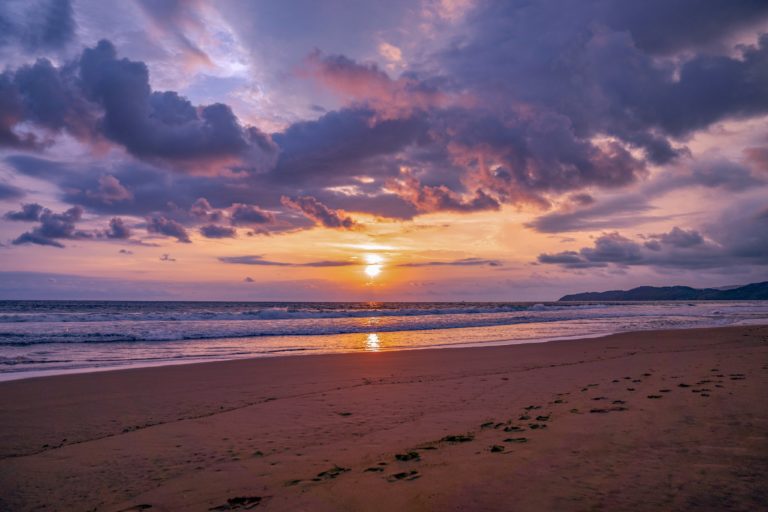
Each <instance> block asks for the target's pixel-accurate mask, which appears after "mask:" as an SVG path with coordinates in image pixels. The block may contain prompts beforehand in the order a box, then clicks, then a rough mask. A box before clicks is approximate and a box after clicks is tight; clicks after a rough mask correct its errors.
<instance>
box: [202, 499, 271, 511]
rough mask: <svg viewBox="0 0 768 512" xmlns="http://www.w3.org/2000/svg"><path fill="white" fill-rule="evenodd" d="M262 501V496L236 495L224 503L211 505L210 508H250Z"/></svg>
mask: <svg viewBox="0 0 768 512" xmlns="http://www.w3.org/2000/svg"><path fill="white" fill-rule="evenodd" d="M259 503H261V496H235V497H234V498H229V499H228V500H227V502H226V503H225V504H224V505H219V506H218V507H211V508H209V509H208V510H239V509H242V510H250V509H252V508H253V507H255V506H256V505H258V504H259Z"/></svg>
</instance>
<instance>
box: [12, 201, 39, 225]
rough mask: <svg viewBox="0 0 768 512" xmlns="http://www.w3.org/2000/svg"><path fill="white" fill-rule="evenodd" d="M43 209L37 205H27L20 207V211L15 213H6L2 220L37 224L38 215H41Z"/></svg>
mask: <svg viewBox="0 0 768 512" xmlns="http://www.w3.org/2000/svg"><path fill="white" fill-rule="evenodd" d="M44 209H45V208H43V207H42V206H41V205H39V204H37V203H27V204H23V205H21V210H19V211H16V212H6V214H5V215H3V218H4V219H6V220H14V221H23V222H37V221H38V220H40V214H41V213H43V210H44Z"/></svg>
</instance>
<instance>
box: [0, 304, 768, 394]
mask: <svg viewBox="0 0 768 512" xmlns="http://www.w3.org/2000/svg"><path fill="white" fill-rule="evenodd" d="M553 323H556V322H553ZM764 324H768V320H765V319H758V320H755V319H743V320H739V321H736V322H734V323H730V324H726V325H707V326H702V327H688V326H686V327H665V328H661V329H657V328H651V329H637V328H636V329H633V330H620V329H619V330H611V331H605V330H602V331H595V332H593V333H591V334H589V333H584V332H581V333H579V334H574V335H564V334H562V333H558V334H550V335H549V336H546V335H543V334H540V335H535V334H533V335H530V336H529V337H524V338H507V339H503V336H504V335H503V334H500V335H499V336H501V337H502V339H499V337H498V336H491V337H489V338H487V339H482V340H477V341H472V342H463V343H462V342H453V343H440V344H413V345H408V344H400V345H395V346H387V345H388V343H381V346H377V347H375V348H374V349H371V348H369V347H364V345H363V344H358V347H356V348H354V349H352V348H346V349H344V348H342V349H322V348H317V347H312V348H310V347H306V348H286V349H282V350H273V351H267V352H261V353H259V352H250V353H243V354H238V355H227V356H218V357H216V356H199V357H194V356H189V357H184V358H181V357H179V356H177V357H171V358H166V359H156V360H146V359H135V360H130V359H129V360H125V361H121V362H115V363H113V364H103V363H102V364H93V365H90V366H75V367H59V368H51V369H46V368H43V369H34V370H19V371H7V372H0V383H3V382H11V381H16V380H24V379H32V378H40V377H56V376H61V375H77V374H82V373H95V372H111V371H121V370H132V369H140V368H158V367H165V366H178V365H187V364H209V363H218V362H225V361H239V360H248V359H272V358H275V357H278V358H279V357H306V356H322V355H332V354H363V353H371V352H375V353H379V352H398V351H411V350H441V349H459V348H482V347H496V346H509V345H528V344H538V343H551V342H557V341H578V340H584V339H593V338H603V337H606V336H612V335H615V334H622V333H625V334H626V333H632V332H654V331H667V330H680V329H682V330H695V329H713V328H721V327H743V326H749V325H764ZM524 325H525V324H511V326H515V327H517V326H524ZM509 327H510V325H489V326H470V327H454V328H444V329H427V330H419V329H416V330H406V331H385V332H380V333H377V335H376V334H374V335H372V334H368V335H367V336H368V338H369V339H370V337H371V336H376V339H377V345H378V344H379V343H378V338H379V337H381V338H383V340H386V338H388V337H390V336H397V337H399V338H400V339H404V338H408V337H411V338H418V337H419V336H423V335H425V334H426V335H429V336H430V337H434V336H435V335H440V334H448V333H450V335H451V337H457V336H459V337H460V336H465V337H469V334H470V333H472V332H473V331H475V332H476V331H483V332H487V331H494V330H496V329H504V328H509ZM614 327H617V326H614ZM360 335H361V333H342V334H336V335H329V334H320V335H304V336H301V337H302V338H307V337H309V338H332V337H338V336H341V337H359V336H360ZM246 338H248V337H237V338H227V337H224V338H218V339H216V338H213V339H209V338H204V339H199V340H197V339H192V340H180V341H185V342H203V343H214V342H226V341H229V340H232V341H233V342H240V341H241V340H242V339H246ZM267 338H269V337H267ZM274 338H280V336H274ZM262 339H263V338H262ZM383 340H382V341H383ZM361 347H363V348H361Z"/></svg>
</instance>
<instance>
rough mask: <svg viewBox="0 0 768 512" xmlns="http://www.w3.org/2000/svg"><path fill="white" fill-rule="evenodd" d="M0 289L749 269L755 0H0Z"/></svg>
mask: <svg viewBox="0 0 768 512" xmlns="http://www.w3.org/2000/svg"><path fill="white" fill-rule="evenodd" d="M0 63H2V65H3V69H2V71H1V74H0V298H1V299H134V300H284V301H309V300H313V301H318V300H319V301H346V300H355V301H358V300H362V301H383V300H399V301H461V300H466V301H480V300H488V301H524V300H531V301H544V300H556V299H557V298H558V297H560V296H561V295H564V294H567V293H574V292H580V291H599V290H610V289H626V288H631V287H634V286H639V285H689V286H696V287H717V286H730V285H737V284H745V283H749V282H756V281H765V280H768V122H767V121H768V2H765V1H764V0H739V1H733V0H646V1H644V2H619V1H609V0H505V1H498V2H495V1H484V0H408V1H405V0H381V1H379V0H365V1H363V0H361V1H358V0H324V1H322V2H317V1H313V0H280V1H278V0H263V1H258V2H254V1H248V0H221V1H217V2H204V1H202V0H126V1H125V2H102V1H100V0H5V1H3V2H1V3H0Z"/></svg>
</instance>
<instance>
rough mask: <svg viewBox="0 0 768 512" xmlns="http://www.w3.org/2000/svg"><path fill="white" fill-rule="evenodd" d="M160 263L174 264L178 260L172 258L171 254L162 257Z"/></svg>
mask: <svg viewBox="0 0 768 512" xmlns="http://www.w3.org/2000/svg"><path fill="white" fill-rule="evenodd" d="M160 261H168V262H171V263H174V262H175V261H176V258H171V255H170V254H163V255H162V256H160Z"/></svg>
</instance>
